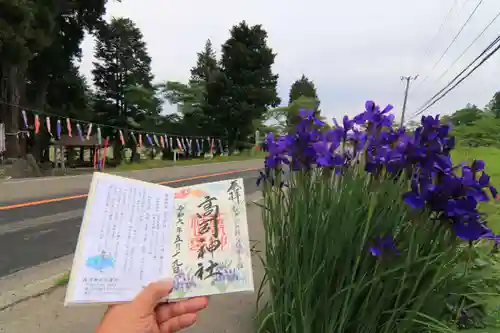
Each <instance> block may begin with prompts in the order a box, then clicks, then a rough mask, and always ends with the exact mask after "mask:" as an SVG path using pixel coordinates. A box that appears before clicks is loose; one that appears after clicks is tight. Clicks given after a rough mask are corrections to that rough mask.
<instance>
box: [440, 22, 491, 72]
mask: <svg viewBox="0 0 500 333" xmlns="http://www.w3.org/2000/svg"><path fill="white" fill-rule="evenodd" d="M499 17H500V12H498V13H497V15H495V17H493V19H492V20H491V21H490V22H489V23H488V24H487V25H486V27H485V28H484V29H483V31H481V32H480V33H479V35H477V37H476V38H475V39H474V40H473V41H472V42H471V43H470V44H469V46H467V48H466V49H465V50H464V51H463V52H462V53H461V54H460V55H459V56H458V57H457V58H456V59H455V61H453V63H452V64H451V65H450V66H449V67H448V69H447V70H445V71H444V73H443V74H441V75H440V76H439V77H438V78H437V79H436V80H435V81H439V80H441V79H442V78H443V77H444V76H445V75H446V74H447V73H448V72H449V71H450V69H451V68H452V67H453V66H455V64H456V63H457V62H459V61H460V59H462V57H463V56H464V55H465V53H467V51H469V49H470V48H471V47H472V46H473V45H474V44H475V43H476V42H477V41H478V40H479V38H481V37H482V36H483V35H484V33H485V32H486V31H487V30H488V29H489V28H490V27H491V26H492V25H493V23H495V22H496V20H498V18H499Z"/></svg>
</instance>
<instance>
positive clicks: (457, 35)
mask: <svg viewBox="0 0 500 333" xmlns="http://www.w3.org/2000/svg"><path fill="white" fill-rule="evenodd" d="M483 2H484V0H479V2H478V4H477V5H476V7H475V8H474V10H473V11H472V13H471V14H470V15H469V17H468V18H467V20H466V21H465V23H464V24H462V27H461V28H460V30H459V31H458V33H457V34H456V35H455V37H453V39H452V40H451V43H450V44H449V45H448V47H447V48H446V50H444V52H443V54H442V55H441V57H440V58H439V60H438V61H436V63H435V64H434V66H432V69H431V70H430V72H432V71H433V70H434V69H436V67H437V65H439V63H440V62H441V60H443V58H444V56H445V55H446V53H448V51H449V50H450V48H451V47H452V46H453V44H455V42H456V41H457V39H458V37H459V36H460V35H461V34H462V32H463V31H464V29H465V27H466V26H467V24H469V22H470V20H471V19H472V17H473V16H474V14H475V13H476V11H477V10H478V8H479V6H481V5H482V3H483ZM429 75H430V73H429V74H427V76H426V77H425V78H424V79H423V80H422V81H421V83H424V82H425V81H426V80H427V79H428V78H429Z"/></svg>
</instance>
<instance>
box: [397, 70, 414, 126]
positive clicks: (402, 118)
mask: <svg viewBox="0 0 500 333" xmlns="http://www.w3.org/2000/svg"><path fill="white" fill-rule="evenodd" d="M417 78H418V75H415V76H401V81H406V88H405V99H404V101H403V112H402V113H401V127H403V123H404V121H405V112H406V101H407V100H408V90H409V89H410V81H411V80H416V79H417Z"/></svg>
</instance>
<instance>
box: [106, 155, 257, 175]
mask: <svg viewBox="0 0 500 333" xmlns="http://www.w3.org/2000/svg"><path fill="white" fill-rule="evenodd" d="M264 156H265V154H264V153H263V152H243V153H241V154H238V155H231V156H215V157H214V158H211V159H203V158H194V159H185V160H183V159H181V160H178V161H177V162H175V163H174V162H173V161H171V160H161V159H149V160H141V162H139V163H124V164H122V165H119V166H118V167H116V168H112V169H111V168H110V169H108V170H111V171H112V172H121V171H133V170H144V169H154V168H165V167H170V166H179V165H197V164H208V163H221V162H232V161H244V160H250V159H258V158H264Z"/></svg>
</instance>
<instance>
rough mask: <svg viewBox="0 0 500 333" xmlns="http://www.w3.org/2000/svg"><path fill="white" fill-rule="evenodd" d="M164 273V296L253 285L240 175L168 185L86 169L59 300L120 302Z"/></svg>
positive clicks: (172, 297)
mask: <svg viewBox="0 0 500 333" xmlns="http://www.w3.org/2000/svg"><path fill="white" fill-rule="evenodd" d="M169 277H170V278H172V279H173V281H174V287H173V292H172V294H171V295H170V296H169V300H175V299H181V298H188V297H193V296H202V295H213V294H222V293H233V292H251V291H253V290H254V283H253V274H252V264H251V258H250V244H249V238H248V224H247V215H246V204H245V195H244V188H243V180H242V179H232V180H224V181H219V182H213V183H204V184H197V185H194V186H188V187H181V188H170V187H166V186H162V185H157V184H152V183H147V182H142V181H139V180H134V179H128V178H123V177H119V176H115V175H110V174H105V173H98V172H96V173H94V176H93V178H92V182H91V185H90V190H89V195H88V199H87V204H86V207H85V212H84V216H83V221H82V225H81V229H80V234H79V237H78V243H77V246H76V252H75V256H74V259H73V266H72V269H71V274H70V279H69V284H68V287H67V291H66V299H65V305H66V306H71V305H77V304H89V303H101V304H112V303H120V302H127V301H130V300H132V299H133V298H134V297H135V296H136V295H137V294H138V293H139V291H140V290H141V289H142V288H143V287H145V286H146V285H147V284H148V283H150V282H153V281H157V280H160V279H164V278H169Z"/></svg>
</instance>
